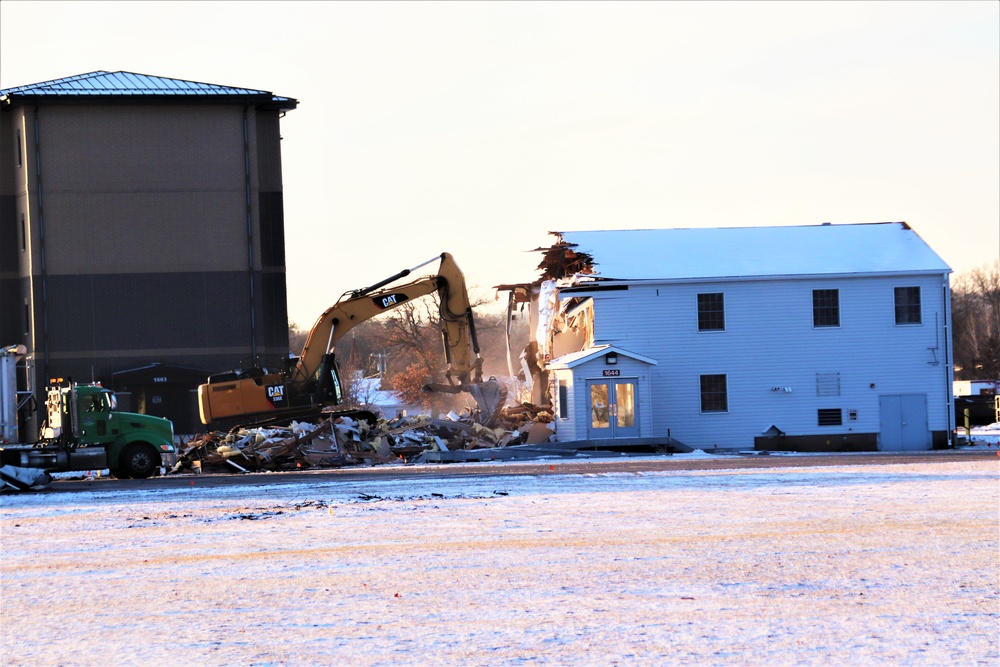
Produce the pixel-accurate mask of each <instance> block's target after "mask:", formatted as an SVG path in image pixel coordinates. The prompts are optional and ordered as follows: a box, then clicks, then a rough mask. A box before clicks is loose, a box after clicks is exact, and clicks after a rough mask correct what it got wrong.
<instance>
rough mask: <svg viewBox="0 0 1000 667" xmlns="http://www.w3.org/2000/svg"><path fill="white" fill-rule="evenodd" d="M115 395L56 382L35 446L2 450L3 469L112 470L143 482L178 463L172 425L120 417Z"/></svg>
mask: <svg viewBox="0 0 1000 667" xmlns="http://www.w3.org/2000/svg"><path fill="white" fill-rule="evenodd" d="M115 407H116V406H115V397H114V393H113V392H112V391H111V390H109V389H105V388H104V387H102V386H101V385H100V384H76V383H73V382H64V381H63V380H61V379H57V380H52V381H51V383H50V385H49V387H48V391H47V395H46V400H45V408H46V414H47V420H46V423H45V425H44V427H43V428H42V430H41V434H40V438H39V441H38V442H37V443H33V444H0V464H2V465H9V466H16V467H21V468H38V469H42V470H45V471H47V472H69V471H84V470H105V469H109V470H110V471H111V474H113V475H114V476H115V477H118V478H128V477H131V478H136V479H143V478H146V477H149V476H151V475H155V474H158V473H159V472H160V469H161V467H165V468H170V467H172V466H173V465H174V464H175V463H176V462H177V449H176V448H175V446H174V427H173V424H172V423H171V422H170V420H168V419H163V418H162V417H153V416H150V415H141V414H134V413H131V412H118V411H117V410H116V409H115Z"/></svg>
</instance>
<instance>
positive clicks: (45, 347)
mask: <svg viewBox="0 0 1000 667" xmlns="http://www.w3.org/2000/svg"><path fill="white" fill-rule="evenodd" d="M34 121H35V193H36V198H37V199H38V255H39V260H40V269H41V271H40V273H41V277H42V354H44V355H45V364H44V365H43V366H42V371H43V373H44V374H43V376H42V377H43V378H45V379H46V380H48V377H49V309H48V280H47V275H46V270H45V214H44V211H45V207H44V206H42V144H41V137H40V133H39V129H38V125H39V120H38V107H37V106H36V107H35V111H34ZM34 297H35V295H34V290H32V294H31V302H32V315H34V302H35V298H34ZM31 328H32V331H34V330H35V327H34V323H32V327H31ZM32 349H33V350H36V349H37V348H35V347H34V346H32ZM36 359H37V356H36Z"/></svg>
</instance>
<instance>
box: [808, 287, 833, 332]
mask: <svg viewBox="0 0 1000 667" xmlns="http://www.w3.org/2000/svg"><path fill="white" fill-rule="evenodd" d="M813 326H814V327H839V326H840V290H835V289H814V290H813Z"/></svg>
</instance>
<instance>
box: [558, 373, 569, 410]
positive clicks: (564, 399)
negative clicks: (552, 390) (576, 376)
mask: <svg viewBox="0 0 1000 667" xmlns="http://www.w3.org/2000/svg"><path fill="white" fill-rule="evenodd" d="M568 402H569V387H568V386H566V380H559V419H567V418H569V415H568V414H567V413H566V407H567V406H566V404H567V403H568Z"/></svg>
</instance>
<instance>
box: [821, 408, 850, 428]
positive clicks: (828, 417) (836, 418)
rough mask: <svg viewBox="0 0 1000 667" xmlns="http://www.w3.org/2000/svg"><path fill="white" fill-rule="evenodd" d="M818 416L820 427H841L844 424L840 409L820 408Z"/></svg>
mask: <svg viewBox="0 0 1000 667" xmlns="http://www.w3.org/2000/svg"><path fill="white" fill-rule="evenodd" d="M816 416H817V420H818V423H819V425H820V426H840V425H841V424H843V423H844V418H843V415H842V413H841V410H840V408H820V409H819V410H817V411H816Z"/></svg>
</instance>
